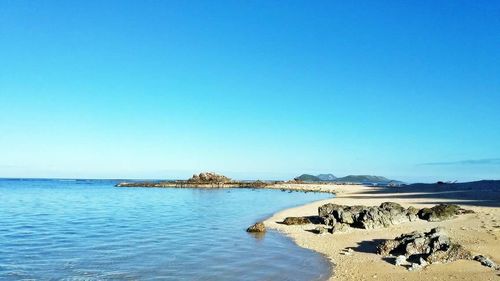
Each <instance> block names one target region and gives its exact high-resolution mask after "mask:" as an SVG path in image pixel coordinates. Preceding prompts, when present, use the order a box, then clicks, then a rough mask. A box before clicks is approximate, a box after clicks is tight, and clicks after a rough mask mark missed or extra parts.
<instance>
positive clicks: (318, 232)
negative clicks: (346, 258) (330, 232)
mask: <svg viewBox="0 0 500 281" xmlns="http://www.w3.org/2000/svg"><path fill="white" fill-rule="evenodd" d="M326 230H327V229H326V228H324V227H322V226H318V227H316V228H315V229H314V230H313V232H314V233H316V234H324V233H326Z"/></svg>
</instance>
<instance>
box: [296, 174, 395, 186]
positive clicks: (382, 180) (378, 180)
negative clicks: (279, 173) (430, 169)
mask: <svg viewBox="0 0 500 281" xmlns="http://www.w3.org/2000/svg"><path fill="white" fill-rule="evenodd" d="M295 180H297V181H303V182H339V183H341V182H342V183H344V182H345V183H373V184H402V183H403V182H400V181H396V180H391V179H388V178H386V177H381V176H371V175H349V176H346V177H341V178H337V177H335V176H334V175H332V174H319V175H317V176H314V175H310V174H302V175H300V176H298V177H296V178H295Z"/></svg>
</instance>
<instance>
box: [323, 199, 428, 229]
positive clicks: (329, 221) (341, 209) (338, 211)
mask: <svg viewBox="0 0 500 281" xmlns="http://www.w3.org/2000/svg"><path fill="white" fill-rule="evenodd" d="M417 213H418V210H417V209H415V208H413V207H410V208H408V209H405V208H403V207H402V206H401V205H399V204H397V203H394V202H384V203H382V204H380V206H378V207H367V206H344V205H337V204H331V203H329V204H325V205H323V206H320V207H319V208H318V215H319V217H320V218H321V221H322V222H323V223H324V224H326V225H335V224H336V223H342V224H347V225H349V226H351V227H357V228H364V229H374V228H383V227H388V226H391V225H395V224H400V223H403V222H408V221H414V220H416V219H417Z"/></svg>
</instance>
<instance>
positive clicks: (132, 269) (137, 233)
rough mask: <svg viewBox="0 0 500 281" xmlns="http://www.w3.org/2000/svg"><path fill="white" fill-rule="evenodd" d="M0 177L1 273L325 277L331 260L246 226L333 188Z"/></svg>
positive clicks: (16, 276)
mask: <svg viewBox="0 0 500 281" xmlns="http://www.w3.org/2000/svg"><path fill="white" fill-rule="evenodd" d="M115 183H116V182H114V181H90V180H88V181H60V180H0V280H23V279H24V280H27V279H30V280H33V279H34V280H323V279H325V278H326V277H328V275H329V273H330V272H329V265H328V262H327V261H326V260H325V259H324V258H323V257H322V256H320V255H319V254H317V253H314V252H312V251H309V250H306V249H302V248H299V247H297V246H296V245H295V244H294V243H293V242H292V241H290V240H289V239H288V238H285V237H283V236H282V235H280V234H278V233H276V232H273V231H271V232H268V233H267V234H266V235H264V236H262V237H257V236H255V235H251V234H248V233H246V232H245V229H246V227H248V226H249V225H251V224H252V223H254V222H255V221H257V220H259V219H263V218H265V217H266V216H269V215H270V214H272V213H273V212H276V211H278V210H280V209H283V208H286V207H291V206H294V205H299V204H304V203H306V202H310V201H314V200H319V199H323V198H326V197H328V196H331V195H326V194H317V193H316V194H315V193H307V194H305V193H298V192H293V193H288V192H281V191H277V190H251V189H217V190H197V189H154V188H115V187H114V184H115Z"/></svg>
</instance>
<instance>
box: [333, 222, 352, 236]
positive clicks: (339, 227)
mask: <svg viewBox="0 0 500 281" xmlns="http://www.w3.org/2000/svg"><path fill="white" fill-rule="evenodd" d="M348 228H349V225H347V224H344V223H336V224H335V225H334V226H333V227H332V228H330V233H332V234H333V233H335V232H344V231H346V230H347V229H348Z"/></svg>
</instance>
